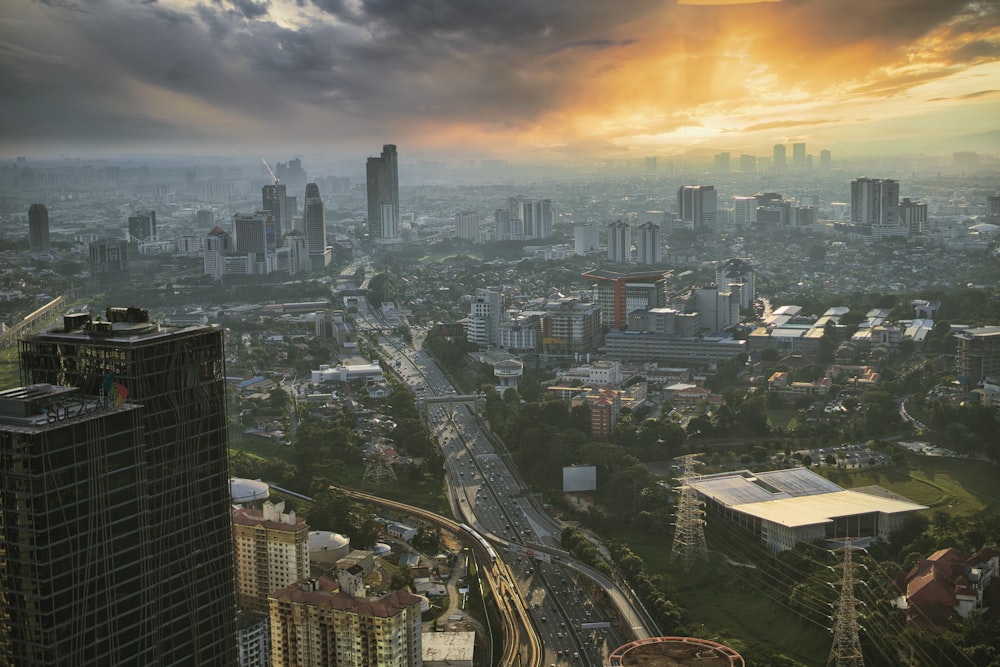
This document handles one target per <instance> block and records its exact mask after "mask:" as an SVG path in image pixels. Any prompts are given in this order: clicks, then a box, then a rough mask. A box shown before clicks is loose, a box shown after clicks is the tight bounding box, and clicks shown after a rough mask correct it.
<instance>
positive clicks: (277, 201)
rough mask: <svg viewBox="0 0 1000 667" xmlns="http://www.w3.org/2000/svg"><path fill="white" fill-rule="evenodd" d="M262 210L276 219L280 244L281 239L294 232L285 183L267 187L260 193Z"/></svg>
mask: <svg viewBox="0 0 1000 667" xmlns="http://www.w3.org/2000/svg"><path fill="white" fill-rule="evenodd" d="M260 198H261V210H264V211H267V212H268V213H270V214H271V217H272V218H274V223H275V225H276V227H277V239H278V243H279V244H280V243H281V237H283V236H284V235H285V234H287V233H288V232H290V231H292V213H291V211H289V210H288V193H287V192H286V188H285V184H284V183H275V184H274V185H265V186H264V187H263V188H261V191H260Z"/></svg>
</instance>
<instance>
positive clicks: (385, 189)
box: [366, 144, 399, 241]
mask: <svg viewBox="0 0 1000 667" xmlns="http://www.w3.org/2000/svg"><path fill="white" fill-rule="evenodd" d="M366 173H367V183H368V237H369V238H370V239H371V240H373V241H374V240H377V239H381V238H383V236H382V229H383V224H382V218H383V211H386V212H388V211H387V210H386V209H383V208H382V207H383V206H384V205H386V204H388V205H390V206H391V207H392V208H391V209H388V210H391V212H392V216H393V219H394V220H395V221H396V224H397V225H398V222H399V158H398V157H397V155H396V146H395V145H393V144H385V145H384V146H382V154H381V155H380V156H379V157H370V158H368V163H367V165H366Z"/></svg>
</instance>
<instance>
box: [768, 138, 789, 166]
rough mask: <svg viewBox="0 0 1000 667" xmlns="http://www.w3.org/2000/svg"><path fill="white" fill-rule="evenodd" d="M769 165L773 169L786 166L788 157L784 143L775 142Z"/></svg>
mask: <svg viewBox="0 0 1000 667" xmlns="http://www.w3.org/2000/svg"><path fill="white" fill-rule="evenodd" d="M771 165H772V166H773V167H774V168H775V169H784V168H785V167H787V166H788V158H787V155H786V153H785V145H784V144H775V145H774V148H773V149H772V150H771Z"/></svg>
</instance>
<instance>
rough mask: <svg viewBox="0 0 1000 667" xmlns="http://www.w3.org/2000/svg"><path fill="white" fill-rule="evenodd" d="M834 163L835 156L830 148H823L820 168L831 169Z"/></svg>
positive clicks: (820, 155) (820, 153)
mask: <svg viewBox="0 0 1000 667" xmlns="http://www.w3.org/2000/svg"><path fill="white" fill-rule="evenodd" d="M832 165H833V158H832V155H831V153H830V151H829V150H827V149H825V148H824V149H823V150H821V151H820V152H819V166H820V169H829V168H830V167H831V166H832Z"/></svg>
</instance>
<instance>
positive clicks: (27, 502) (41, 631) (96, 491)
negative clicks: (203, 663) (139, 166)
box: [0, 385, 224, 667]
mask: <svg viewBox="0 0 1000 667" xmlns="http://www.w3.org/2000/svg"><path fill="white" fill-rule="evenodd" d="M142 410H143V408H141V407H139V406H137V405H133V404H129V403H122V402H120V401H119V400H117V399H116V398H112V397H110V396H107V395H105V396H85V395H82V394H80V393H79V392H78V390H77V389H76V388H70V387H56V386H51V385H43V386H32V387H22V388H18V389H8V390H6V391H3V392H0V507H2V508H3V511H2V512H0V545H2V551H0V553H2V554H3V556H2V558H0V563H2V566H0V655H2V656H6V658H3V657H0V662H2V663H3V664H5V665H19V666H20V667H42V666H43V665H44V666H48V665H75V666H83V667H87V666H93V667H99V666H103V665H136V666H138V665H154V664H162V663H159V661H158V657H159V655H160V654H159V652H158V651H157V650H156V644H155V640H156V632H157V619H156V615H155V613H154V612H155V609H156V605H157V604H158V602H157V600H156V594H155V591H154V589H153V588H152V587H153V585H154V583H155V582H156V581H157V580H158V575H157V573H156V572H155V568H154V567H153V566H152V559H153V555H154V552H153V550H152V549H150V545H149V540H150V537H151V535H152V534H151V533H150V531H149V525H148V523H147V522H146V521H145V517H146V516H147V515H148V512H149V511H150V509H152V507H151V506H150V505H148V504H147V495H146V471H147V466H148V465H149V462H148V460H147V458H146V452H145V451H144V449H143V448H142V445H141V443H142V442H143V433H142V420H141V414H142ZM223 537H224V536H223ZM223 541H224V539H223Z"/></svg>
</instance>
